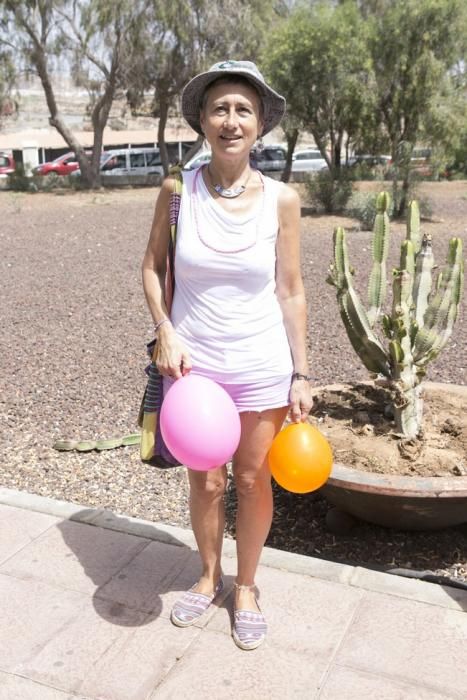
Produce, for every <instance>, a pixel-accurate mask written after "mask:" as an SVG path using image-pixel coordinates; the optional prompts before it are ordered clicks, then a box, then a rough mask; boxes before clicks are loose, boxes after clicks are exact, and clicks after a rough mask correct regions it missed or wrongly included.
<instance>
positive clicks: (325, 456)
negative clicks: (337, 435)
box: [268, 423, 332, 493]
mask: <svg viewBox="0 0 467 700" xmlns="http://www.w3.org/2000/svg"><path fill="white" fill-rule="evenodd" d="M268 457H269V468H270V470H271V473H272V475H273V477H274V479H275V480H276V481H277V483H278V484H279V486H282V488H284V489H287V491H292V492H293V493H308V492H309V491H315V490H316V489H319V488H320V486H322V485H323V484H324V483H325V482H326V481H327V479H328V477H329V475H330V473H331V467H332V450H331V446H330V444H329V442H328V441H327V440H326V438H325V437H324V435H323V434H322V433H320V431H319V430H318V429H317V428H315V427H314V426H313V425H310V424H309V423H294V424H292V425H288V426H287V427H286V428H284V429H283V430H281V432H280V433H278V434H277V435H276V437H275V438H274V440H273V443H272V445H271V449H270V450H269V456H268Z"/></svg>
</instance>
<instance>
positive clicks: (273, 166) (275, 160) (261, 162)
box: [251, 146, 287, 173]
mask: <svg viewBox="0 0 467 700" xmlns="http://www.w3.org/2000/svg"><path fill="white" fill-rule="evenodd" d="M286 156H287V152H286V150H285V148H283V147H282V146H264V148H262V149H258V148H256V149H253V150H252V152H251V164H252V165H253V167H255V168H258V170H261V172H263V173H266V172H281V171H282V170H284V168H285V159H286Z"/></svg>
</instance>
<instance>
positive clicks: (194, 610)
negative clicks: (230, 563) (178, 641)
mask: <svg viewBox="0 0 467 700" xmlns="http://www.w3.org/2000/svg"><path fill="white" fill-rule="evenodd" d="M196 586H197V584H196V583H195V585H194V586H192V587H191V588H190V590H189V591H186V593H184V594H183V595H182V596H181V598H179V599H178V600H177V602H176V603H175V604H174V606H173V608H172V612H171V613H170V619H171V621H172V622H173V624H174V625H177V627H189V626H190V625H193V624H194V623H195V622H196V620H198V619H199V618H200V617H201V615H204V613H205V612H206V610H207V609H208V608H209V606H210V605H211V603H212V602H213V601H214V598H216V597H217V596H218V595H219V593H221V592H222V591H223V589H224V580H223V578H222V576H221V578H220V579H219V582H218V584H217V586H216V587H215V589H214V593H212V595H205V594H204V593H196V592H195V591H194V590H193V589H194V588H195V587H196Z"/></svg>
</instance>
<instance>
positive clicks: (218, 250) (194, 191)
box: [193, 166, 266, 253]
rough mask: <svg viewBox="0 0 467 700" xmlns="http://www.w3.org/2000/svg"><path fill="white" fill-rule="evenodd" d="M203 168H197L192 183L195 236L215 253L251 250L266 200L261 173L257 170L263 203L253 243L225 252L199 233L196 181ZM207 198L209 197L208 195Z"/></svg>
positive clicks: (256, 238)
mask: <svg viewBox="0 0 467 700" xmlns="http://www.w3.org/2000/svg"><path fill="white" fill-rule="evenodd" d="M204 167H205V166H203V167H202V168H198V170H197V171H196V174H195V177H194V181H193V218H194V220H195V228H196V233H197V236H198V238H199V240H200V241H201V243H202V244H203V245H205V246H206V248H210V249H211V250H214V251H215V252H216V253H242V252H243V251H244V250H248V249H249V248H253V246H255V245H256V243H257V242H258V233H259V227H260V223H261V221H262V220H263V214H264V207H265V200H266V197H265V196H264V180H263V176H262V175H261V173H260V172H259V170H258V171H257V172H258V174H259V177H260V180H261V186H262V189H263V198H262V199H263V201H262V204H261V211H260V212H259V213H258V215H257V217H256V232H255V238H254V241H253V242H252V243H249V244H248V245H246V246H243V247H242V248H235V250H225V249H222V248H215V247H214V246H213V245H210V243H208V242H207V241H206V240H205V239H204V238H203V236H202V234H201V231H200V226H199V218H198V201H197V200H198V197H197V194H198V184H197V181H198V177H199V175H200V173H201V171H202V170H203V168H204ZM209 196H210V195H209Z"/></svg>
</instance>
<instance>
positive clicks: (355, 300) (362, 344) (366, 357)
mask: <svg viewBox="0 0 467 700" xmlns="http://www.w3.org/2000/svg"><path fill="white" fill-rule="evenodd" d="M331 275H332V280H333V284H335V286H336V287H337V298H338V302H339V310H340V313H341V317H342V320H343V322H344V326H345V329H346V331H347V335H348V337H349V340H350V342H351V344H352V347H353V349H354V350H355V352H356V353H357V354H358V355H359V357H360V358H361V360H362V362H363V364H364V365H365V367H366V368H367V369H368V370H369V371H370V372H375V373H377V374H383V375H385V376H389V363H388V357H387V355H386V353H385V351H384V348H383V347H382V345H381V343H380V342H379V340H378V338H377V337H376V336H375V334H374V333H373V331H372V330H371V327H370V324H369V321H368V318H367V315H366V312H365V309H364V308H363V305H362V303H361V301H360V298H359V296H358V294H357V292H356V291H355V289H354V287H353V284H352V272H351V268H350V264H349V256H348V251H347V242H346V236H345V231H344V229H343V228H342V227H338V228H337V229H336V230H335V231H334V265H333V267H332V271H331Z"/></svg>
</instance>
